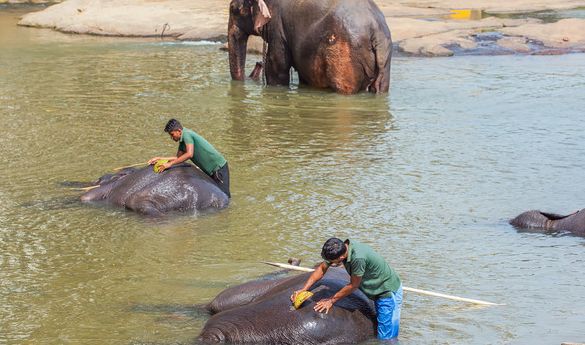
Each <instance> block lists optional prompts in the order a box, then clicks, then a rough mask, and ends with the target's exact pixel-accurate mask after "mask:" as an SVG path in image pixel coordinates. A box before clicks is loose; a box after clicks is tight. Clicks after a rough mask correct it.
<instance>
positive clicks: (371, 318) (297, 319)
mask: <svg viewBox="0 0 585 345" xmlns="http://www.w3.org/2000/svg"><path fill="white" fill-rule="evenodd" d="M309 275H310V273H306V274H300V275H296V276H292V277H285V278H281V279H278V280H255V281H251V282H248V283H244V284H242V285H238V286H235V287H232V288H228V289H226V290H224V291H223V292H221V293H220V294H219V295H218V296H217V297H216V298H215V299H214V300H213V301H212V302H211V303H210V304H209V305H208V309H209V310H210V312H212V313H214V314H215V315H213V316H212V317H211V318H210V319H209V320H208V321H207V323H206V324H205V326H204V328H203V330H202V332H201V335H200V336H199V340H200V341H202V342H204V343H238V344H243V343H260V344H348V343H358V342H361V341H364V340H366V339H370V338H372V337H374V336H375V335H376V311H375V307H374V304H373V302H372V301H371V300H369V299H368V298H367V297H366V296H365V295H364V294H363V293H362V292H361V291H359V290H356V291H355V292H354V293H352V294H351V295H350V296H347V297H345V298H343V299H341V300H340V301H338V302H337V303H335V305H334V306H333V308H332V309H331V310H329V312H328V313H327V314H325V313H319V312H316V311H314V310H313V307H314V305H315V302H317V301H319V300H321V299H323V298H329V297H331V296H333V295H334V294H335V293H336V292H337V291H339V290H340V289H341V288H342V287H344V286H345V285H347V284H348V283H349V275H348V274H347V272H346V271H345V269H343V268H340V267H330V268H329V270H328V271H327V273H326V274H325V276H324V277H323V279H321V280H320V281H319V282H317V283H315V284H314V285H313V286H312V287H311V289H310V290H311V291H312V292H313V293H314V295H313V296H312V297H311V298H309V299H308V300H306V301H305V302H304V303H303V304H302V306H301V307H300V308H299V309H297V310H295V309H294V308H293V307H292V303H291V301H290V296H291V294H292V293H293V292H294V291H295V290H298V289H300V288H301V287H302V286H303V284H304V283H305V281H306V280H307V278H308V277H309Z"/></svg>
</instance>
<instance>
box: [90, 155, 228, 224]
mask: <svg viewBox="0 0 585 345" xmlns="http://www.w3.org/2000/svg"><path fill="white" fill-rule="evenodd" d="M96 184H98V185H99V187H97V188H94V189H92V190H90V191H88V192H86V193H85V194H83V195H82V196H81V201H82V202H105V203H108V204H112V205H116V206H121V207H125V208H126V209H129V210H132V211H136V212H138V213H142V214H146V215H154V216H156V215H162V214H165V213H168V212H172V211H181V212H185V211H194V210H204V209H210V208H215V209H221V208H224V207H226V206H227V205H228V202H229V199H228V197H227V195H226V194H225V193H224V192H222V191H221V190H220V189H219V187H217V185H216V184H215V182H213V180H212V179H211V178H210V177H209V176H207V175H206V174H205V173H203V172H202V171H201V170H199V169H197V168H195V167H194V166H193V165H190V164H186V163H184V164H179V165H175V166H172V167H171V168H169V169H167V170H166V171H164V172H162V173H160V174H157V173H155V172H154V171H153V168H152V166H147V167H144V168H141V169H135V168H128V169H124V170H122V171H120V172H118V173H116V174H107V175H104V176H102V177H100V178H99V179H98V180H97V183H96Z"/></svg>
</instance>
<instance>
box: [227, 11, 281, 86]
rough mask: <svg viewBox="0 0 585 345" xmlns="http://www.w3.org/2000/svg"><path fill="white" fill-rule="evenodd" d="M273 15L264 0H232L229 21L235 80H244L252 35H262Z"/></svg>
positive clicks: (231, 67) (229, 40)
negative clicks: (248, 46) (249, 38)
mask: <svg viewBox="0 0 585 345" xmlns="http://www.w3.org/2000/svg"><path fill="white" fill-rule="evenodd" d="M270 19H271V15H270V11H269V9H268V6H267V5H266V3H265V2H264V0H232V2H231V3H230V18H229V23H228V44H229V63H230V73H231V76H232V79H234V80H244V65H245V63H246V48H247V45H248V37H249V36H250V35H260V30H261V28H262V27H263V26H264V25H265V24H266V23H268V22H269V21H270Z"/></svg>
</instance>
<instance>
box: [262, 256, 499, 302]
mask: <svg viewBox="0 0 585 345" xmlns="http://www.w3.org/2000/svg"><path fill="white" fill-rule="evenodd" d="M263 263H265V264H267V265H271V266H276V267H281V268H287V269H290V270H296V271H302V272H313V271H315V270H314V269H312V268H307V267H300V266H293V265H289V264H281V263H278V262H268V261H263ZM402 289H403V290H404V291H409V292H414V293H419V294H421V295H428V296H435V297H442V298H446V299H450V300H454V301H460V302H468V303H474V304H480V305H504V304H498V303H492V302H486V301H481V300H478V299H471V298H465V297H459V296H453V295H447V294H443V293H439V292H434V291H427V290H421V289H414V288H409V287H406V286H403V287H402Z"/></svg>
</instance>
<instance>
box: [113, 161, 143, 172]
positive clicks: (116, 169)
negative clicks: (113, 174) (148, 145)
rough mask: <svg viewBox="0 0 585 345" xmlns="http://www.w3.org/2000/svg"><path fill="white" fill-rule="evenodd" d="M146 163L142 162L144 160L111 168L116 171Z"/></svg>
mask: <svg viewBox="0 0 585 345" xmlns="http://www.w3.org/2000/svg"><path fill="white" fill-rule="evenodd" d="M146 164H148V163H144V162H142V163H136V164H131V165H126V166H124V167H117V168H114V169H112V170H114V171H118V170H122V169H126V168H133V167H139V166H142V165H146Z"/></svg>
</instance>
